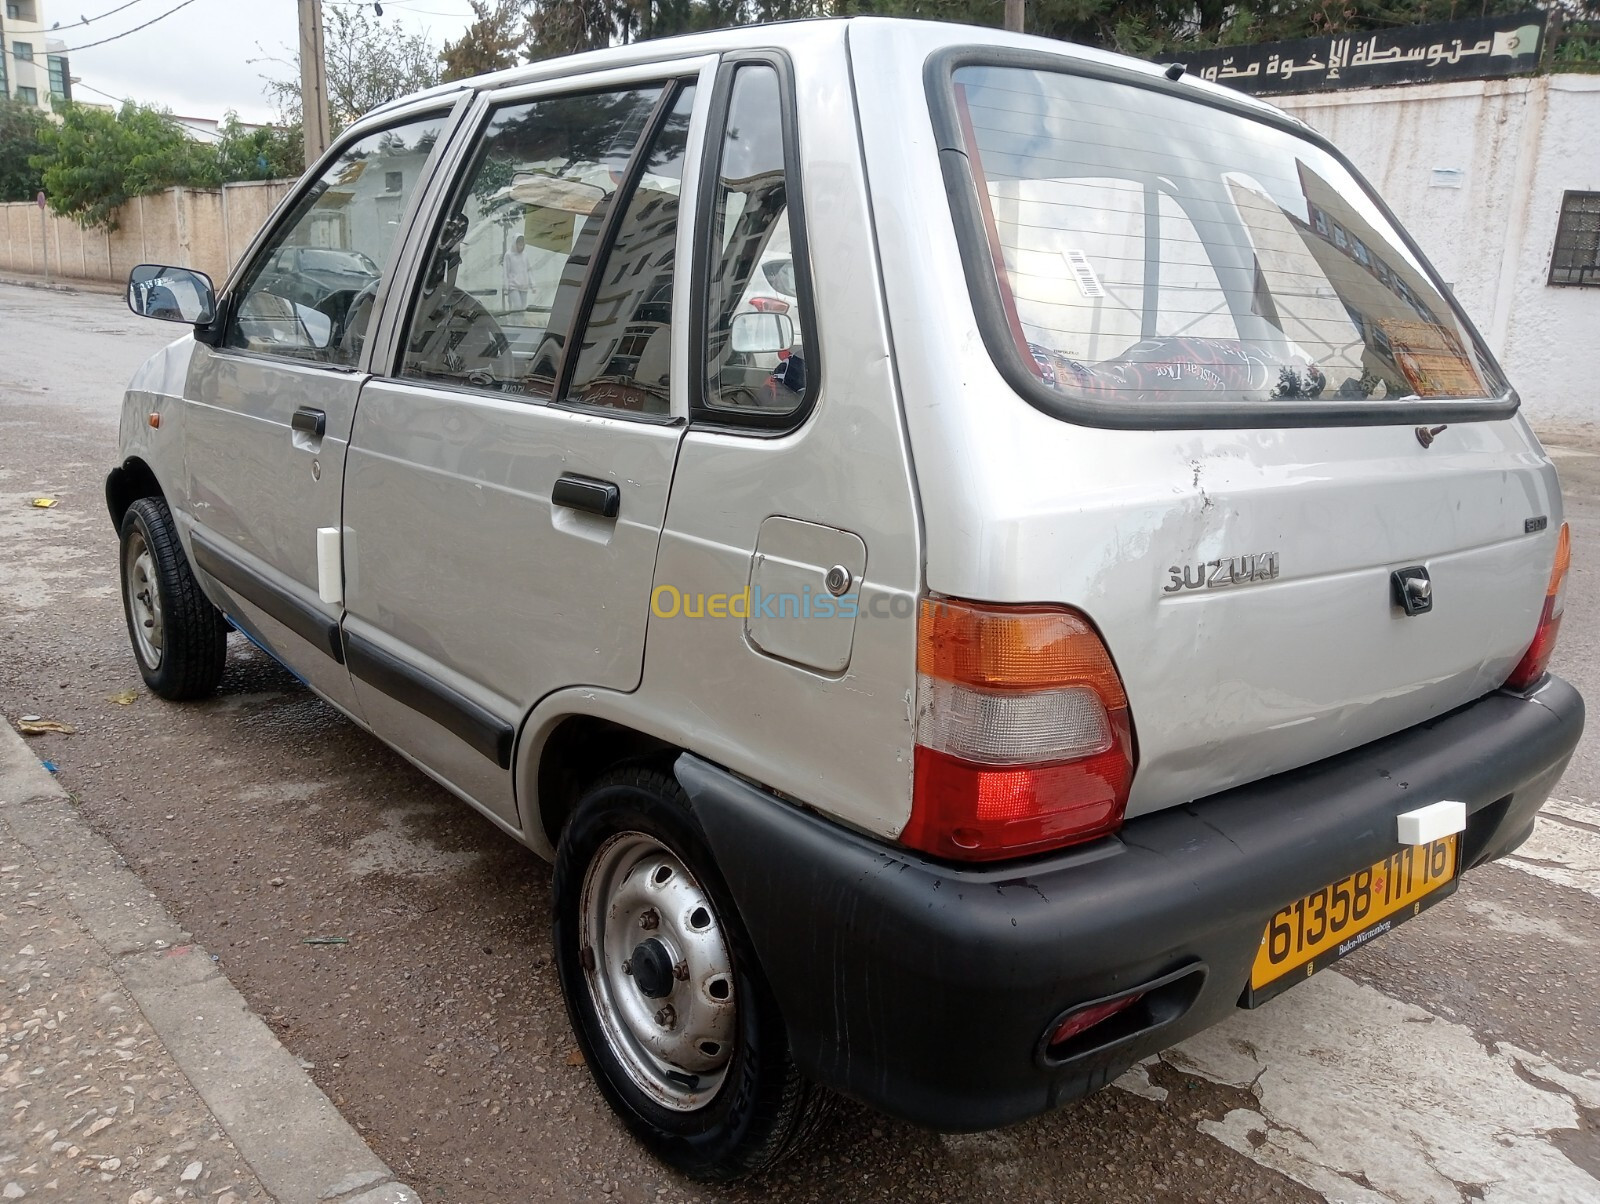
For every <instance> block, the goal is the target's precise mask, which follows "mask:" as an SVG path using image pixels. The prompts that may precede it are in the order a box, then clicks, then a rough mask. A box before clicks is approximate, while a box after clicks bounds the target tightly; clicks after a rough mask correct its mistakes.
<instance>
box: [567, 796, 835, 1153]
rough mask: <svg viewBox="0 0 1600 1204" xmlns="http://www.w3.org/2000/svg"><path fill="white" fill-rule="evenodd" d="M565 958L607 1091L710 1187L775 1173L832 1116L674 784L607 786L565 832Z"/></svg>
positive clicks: (578, 1014) (574, 1006)
mask: <svg viewBox="0 0 1600 1204" xmlns="http://www.w3.org/2000/svg"><path fill="white" fill-rule="evenodd" d="M555 896H556V899H555V905H556V917H555V946H556V960H557V966H558V968H559V970H560V974H561V986H562V990H563V992H564V993H565V995H566V1001H567V1010H568V1012H569V1014H570V1015H571V1017H572V1025H573V1029H574V1030H575V1031H576V1033H577V1035H578V1040H579V1043H580V1045H581V1046H582V1048H583V1053H584V1055H585V1057H586V1059H587V1061H588V1064H589V1066H590V1069H591V1070H592V1072H593V1074H594V1077H595V1081H596V1083H597V1084H598V1085H599V1087H600V1090H601V1092H602V1093H603V1094H604V1095H605V1097H606V1099H607V1101H608V1102H609V1103H610V1104H611V1106H612V1108H613V1109H614V1110H615V1111H616V1112H617V1114H618V1115H619V1116H620V1117H621V1118H622V1119H623V1121H625V1122H626V1123H627V1125H628V1127H629V1128H630V1129H631V1130H632V1131H633V1132H634V1134H635V1136H637V1137H638V1138H639V1139H640V1140H641V1141H642V1142H644V1144H645V1145H647V1146H648V1147H650V1149H651V1151H652V1152H653V1153H654V1154H655V1155H656V1156H657V1157H659V1158H660V1159H662V1160H663V1161H664V1162H667V1163H669V1164H670V1165H672V1166H674V1167H676V1168H678V1169H679V1170H681V1171H683V1172H684V1173H686V1174H689V1175H693V1176H695V1177H697V1178H701V1179H734V1178H738V1177H740V1176H742V1175H746V1174H751V1173H753V1172H756V1171H759V1170H762V1169H764V1168H766V1167H768V1166H771V1165H772V1164H773V1163H775V1162H777V1161H778V1160H779V1159H780V1158H782V1157H783V1156H784V1155H785V1154H787V1153H788V1152H789V1151H790V1150H792V1149H794V1148H795V1147H796V1146H798V1145H799V1144H801V1143H802V1142H803V1141H804V1140H805V1139H806V1138H807V1137H808V1136H809V1135H810V1133H811V1132H812V1131H813V1130H814V1128H815V1125H816V1123H817V1121H818V1120H819V1119H820V1118H821V1116H822V1114H823V1110H824V1101H825V1100H826V1098H827V1097H826V1095H825V1094H824V1092H823V1091H822V1089H821V1088H819V1087H817V1086H816V1085H814V1084H812V1083H810V1082H808V1081H807V1080H805V1079H803V1078H801V1077H800V1074H799V1072H798V1071H797V1070H796V1069H795V1066H794V1062H793V1060H792V1059H791V1057H790V1055H789V1046H788V1037H787V1033H786V1031H785V1029H784V1025H783V1018H782V1016H781V1015H780V1014H779V1011H778V1008H777V1004H776V1001H775V1000H774V999H773V997H772V992H771V989H770V988H769V987H768V986H767V984H766V980H765V978H764V977H763V976H762V974H761V970H760V967H759V966H758V965H757V964H756V960H755V956H754V951H753V950H752V948H751V946H750V941H749V937H748V936H747V935H746V933H745V932H744V929H743V927H742V925H741V924H740V923H739V918H738V915H737V914H736V913H735V911H734V909H733V905H732V901H731V899H729V898H728V895H727V888H726V886H725V885H724V884H723V882H722V879H721V877H720V875H718V874H717V872H716V866H715V864H714V862H713V861H712V858H711V854H710V851H709V849H708V848H707V847H706V843H705V837H704V836H703V834H702V833H701V832H700V829H699V826H698V825H697V824H696V823H695V820H694V817H693V814H692V813H691V811H690V809H689V806H688V801H687V799H686V798H685V797H684V795H683V791H682V789H681V788H680V787H679V786H678V784H677V782H676V781H675V780H674V779H673V778H671V777H670V776H669V775H667V774H663V773H659V772H657V771H654V770H649V769H642V768H633V769H626V770H619V771H617V772H615V773H612V774H609V775H607V776H605V777H603V778H601V779H600V780H599V781H598V782H597V783H596V784H595V785H594V786H593V787H592V788H591V789H590V790H589V792H588V793H587V794H586V795H585V796H584V798H583V799H582V800H581V801H580V802H579V804H578V806H577V808H576V810H575V811H574V813H573V816H572V820H571V822H570V823H569V824H568V825H567V828H566V831H565V832H564V833H563V834H562V837H561V844H560V848H559V849H558V851H557V858H556V875H555Z"/></svg>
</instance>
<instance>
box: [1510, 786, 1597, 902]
mask: <svg viewBox="0 0 1600 1204" xmlns="http://www.w3.org/2000/svg"><path fill="white" fill-rule="evenodd" d="M1501 864H1502V865H1509V866H1511V867H1512V868H1513V869H1519V870H1522V871H1523V872H1524V873H1528V874H1533V875H1534V876H1535V877H1539V878H1543V879H1544V880H1545V881H1547V882H1555V883H1558V884H1559V885H1561V886H1570V887H1572V888H1573V889H1574V890H1581V891H1586V892H1587V893H1589V894H1591V895H1593V896H1594V897H1595V898H1597V899H1600V807H1591V806H1586V805H1585V804H1583V803H1574V802H1569V801H1567V800H1566V799H1559V798H1552V799H1548V800H1547V801H1546V802H1545V805H1544V809H1543V810H1541V811H1540V812H1539V818H1538V820H1537V821H1536V822H1535V824H1534V828H1533V835H1532V836H1530V837H1528V839H1527V842H1526V843H1524V844H1523V845H1522V847H1521V848H1519V849H1518V850H1517V851H1516V852H1515V853H1512V854H1511V855H1510V856H1508V857H1506V858H1504V859H1503V860H1502V861H1501Z"/></svg>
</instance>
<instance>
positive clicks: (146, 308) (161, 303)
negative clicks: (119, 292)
mask: <svg viewBox="0 0 1600 1204" xmlns="http://www.w3.org/2000/svg"><path fill="white" fill-rule="evenodd" d="M128 308H129V309H131V310H132V311H133V312H134V313H136V314H138V315H139V316H140V317H141V318H159V319H160V320H161V321H163V322H187V323H188V324H189V325H191V326H203V325H205V324H206V323H208V322H210V321H211V319H212V318H214V317H215V316H216V313H217V294H216V290H215V289H214V288H212V285H211V277H209V276H207V275H206V274H205V273H204V272H191V271H190V270H189V269H188V268H169V267H161V266H158V265H156V264H153V263H141V264H140V265H139V266H138V267H136V268H134V269H133V271H131V272H129V273H128Z"/></svg>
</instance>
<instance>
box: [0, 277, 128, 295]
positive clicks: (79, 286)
mask: <svg viewBox="0 0 1600 1204" xmlns="http://www.w3.org/2000/svg"><path fill="white" fill-rule="evenodd" d="M66 279H72V283H71V284H68V283H66V282H65V280H66ZM0 284H9V285H11V286H13V287H14V288H36V289H41V290H43V291H45V292H51V293H67V294H70V295H74V296H76V295H77V294H79V293H99V294H102V295H104V296H107V297H116V296H119V295H121V293H122V289H121V287H119V286H118V285H117V284H115V283H113V282H112V281H109V280H78V279H73V278H70V277H69V278H64V279H63V281H62V282H61V283H57V282H56V281H55V280H53V279H52V280H45V279H43V278H42V277H39V276H0Z"/></svg>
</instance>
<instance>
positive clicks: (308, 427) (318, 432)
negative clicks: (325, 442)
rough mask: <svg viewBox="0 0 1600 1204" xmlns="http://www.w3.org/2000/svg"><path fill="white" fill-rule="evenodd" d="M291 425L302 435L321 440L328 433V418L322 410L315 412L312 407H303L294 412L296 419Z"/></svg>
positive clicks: (293, 419)
mask: <svg viewBox="0 0 1600 1204" xmlns="http://www.w3.org/2000/svg"><path fill="white" fill-rule="evenodd" d="M289 425H290V426H292V427H293V428H294V429H295V430H297V431H300V432H301V433H302V434H306V435H310V436H311V437H312V438H314V439H320V438H322V436H323V435H325V434H327V433H328V416H327V415H326V414H324V413H323V412H322V411H321V410H313V409H312V408H311V407H310V406H301V407H300V408H299V409H298V410H296V411H295V412H294V417H293V418H292V419H291V420H290V421H289Z"/></svg>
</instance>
